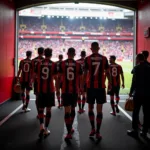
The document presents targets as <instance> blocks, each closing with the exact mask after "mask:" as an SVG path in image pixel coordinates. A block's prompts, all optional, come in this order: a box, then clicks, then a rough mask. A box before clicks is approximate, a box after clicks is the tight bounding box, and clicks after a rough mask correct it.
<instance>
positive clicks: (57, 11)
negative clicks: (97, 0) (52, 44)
mask: <svg viewBox="0 0 150 150" xmlns="http://www.w3.org/2000/svg"><path fill="white" fill-rule="evenodd" d="M19 15H20V16H37V17H42V16H49V17H51V16H57V17H70V18H74V17H81V18H82V17H100V18H101V17H105V18H108V19H109V18H111V19H128V18H131V17H133V16H134V11H132V10H128V9H124V8H120V7H115V6H109V5H102V4H88V3H79V4H75V3H61V4H48V5H41V6H36V7H31V8H28V9H24V10H21V11H19Z"/></svg>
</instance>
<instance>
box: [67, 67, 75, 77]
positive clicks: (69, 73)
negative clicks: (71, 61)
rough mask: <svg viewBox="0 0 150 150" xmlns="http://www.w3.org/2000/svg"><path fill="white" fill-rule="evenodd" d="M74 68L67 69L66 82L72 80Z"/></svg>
mask: <svg viewBox="0 0 150 150" xmlns="http://www.w3.org/2000/svg"><path fill="white" fill-rule="evenodd" d="M73 71H74V68H73V67H68V68H67V79H68V80H74V72H73Z"/></svg>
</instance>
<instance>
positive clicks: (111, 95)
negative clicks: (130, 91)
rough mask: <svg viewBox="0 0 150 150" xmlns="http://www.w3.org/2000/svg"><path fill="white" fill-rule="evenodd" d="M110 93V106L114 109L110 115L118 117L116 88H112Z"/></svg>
mask: <svg viewBox="0 0 150 150" xmlns="http://www.w3.org/2000/svg"><path fill="white" fill-rule="evenodd" d="M109 93H110V105H111V108H112V111H111V112H110V114H111V115H113V116H116V110H115V101H114V87H112V89H111V91H110V92H109Z"/></svg>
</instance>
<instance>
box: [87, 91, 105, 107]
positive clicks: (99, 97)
mask: <svg viewBox="0 0 150 150" xmlns="http://www.w3.org/2000/svg"><path fill="white" fill-rule="evenodd" d="M95 100H96V103H97V104H104V103H106V91H105V89H104V88H103V89H102V88H101V89H91V88H88V89H87V103H88V104H95Z"/></svg>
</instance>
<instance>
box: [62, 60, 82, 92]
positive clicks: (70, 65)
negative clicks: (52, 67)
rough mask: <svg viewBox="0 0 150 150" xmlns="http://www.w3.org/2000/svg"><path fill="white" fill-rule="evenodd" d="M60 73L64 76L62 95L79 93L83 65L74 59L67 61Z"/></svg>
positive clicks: (63, 63)
mask: <svg viewBox="0 0 150 150" xmlns="http://www.w3.org/2000/svg"><path fill="white" fill-rule="evenodd" d="M59 72H60V73H61V74H62V82H63V84H62V93H78V92H79V81H80V75H82V68H81V65H80V64H79V63H77V62H76V61H75V60H73V59H67V60H65V61H63V62H62V63H61V64H60V68H59Z"/></svg>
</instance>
